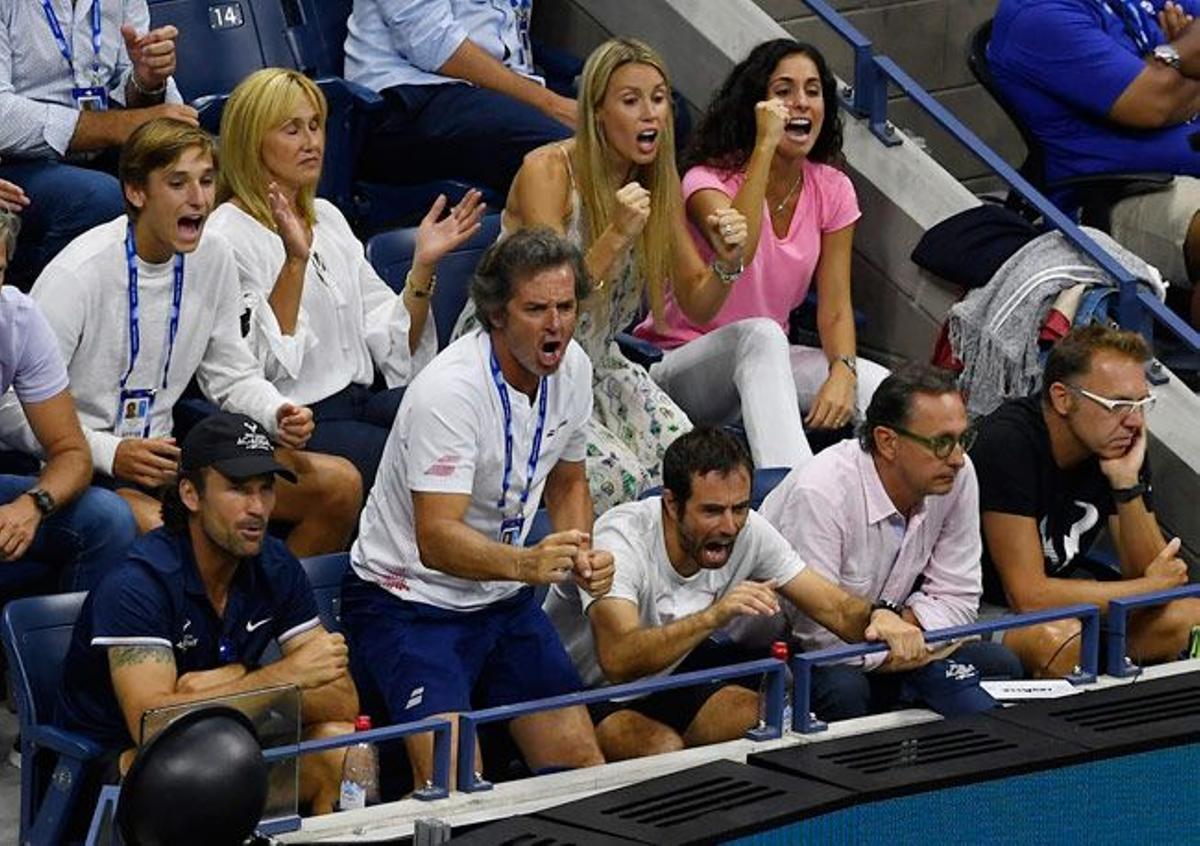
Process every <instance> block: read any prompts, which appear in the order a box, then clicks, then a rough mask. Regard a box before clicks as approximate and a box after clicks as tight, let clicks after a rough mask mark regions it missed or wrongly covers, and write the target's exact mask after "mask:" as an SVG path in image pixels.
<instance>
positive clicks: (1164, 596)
mask: <svg viewBox="0 0 1200 846" xmlns="http://www.w3.org/2000/svg"><path fill="white" fill-rule="evenodd" d="M1189 596H1200V584H1197V585H1184V586H1182V587H1177V588H1170V589H1169V590H1156V591H1151V592H1150V593H1139V594H1136V595H1135V596H1122V597H1118V598H1116V599H1110V600H1109V601H1108V617H1107V619H1106V623H1107V628H1108V637H1107V639H1106V640H1105V650H1104V659H1105V672H1106V673H1107V674H1108V675H1110V676H1116V677H1117V678H1128V677H1130V676H1136V675H1137V674H1138V673H1140V672H1141V671H1142V668H1141V667H1139V666H1138V665H1137V664H1135V663H1134V662H1133V659H1132V658H1130V657H1129V655H1128V648H1129V612H1130V611H1133V610H1134V609H1137V608H1150V607H1153V606H1156V605H1166V604H1167V603H1168V602H1173V601H1174V600H1176V599H1184V598H1186V597H1189Z"/></svg>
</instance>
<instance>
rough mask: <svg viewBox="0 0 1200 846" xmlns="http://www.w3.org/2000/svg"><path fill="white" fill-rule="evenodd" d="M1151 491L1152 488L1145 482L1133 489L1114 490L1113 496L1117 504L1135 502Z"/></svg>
mask: <svg viewBox="0 0 1200 846" xmlns="http://www.w3.org/2000/svg"><path fill="white" fill-rule="evenodd" d="M1149 491H1150V486H1149V485H1147V484H1146V483H1145V482H1138V483H1137V484H1136V485H1134V486H1133V487H1131V488H1113V492H1112V496H1113V500H1114V501H1115V502H1133V501H1134V500H1135V499H1137V498H1138V497H1140V496H1144V495H1145V494H1147V493H1148V492H1149Z"/></svg>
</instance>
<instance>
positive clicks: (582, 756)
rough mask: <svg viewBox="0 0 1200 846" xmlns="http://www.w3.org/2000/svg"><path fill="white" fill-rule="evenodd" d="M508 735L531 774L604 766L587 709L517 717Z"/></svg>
mask: <svg viewBox="0 0 1200 846" xmlns="http://www.w3.org/2000/svg"><path fill="white" fill-rule="evenodd" d="M509 733H510V734H511V735H512V738H513V740H514V741H515V742H516V744H517V747H518V748H519V749H520V750H521V755H522V756H523V757H524V758H525V763H526V764H527V765H528V767H529V769H530V770H532V771H533V772H538V771H539V770H544V769H546V768H548V767H567V768H571V769H578V768H580V767H595V766H598V765H600V764H603V763H604V756H603V755H602V754H600V745H599V744H598V743H597V742H596V730H595V728H593V726H592V718H591V717H590V716H588V711H587V708H585V707H584V706H582V705H573V706H571V707H570V708H559V709H558V710H556V711H543V712H542V713H540V714H529V715H527V716H524V717H517V718H516V719H515V720H513V721H512V723H511V724H510V725H509Z"/></svg>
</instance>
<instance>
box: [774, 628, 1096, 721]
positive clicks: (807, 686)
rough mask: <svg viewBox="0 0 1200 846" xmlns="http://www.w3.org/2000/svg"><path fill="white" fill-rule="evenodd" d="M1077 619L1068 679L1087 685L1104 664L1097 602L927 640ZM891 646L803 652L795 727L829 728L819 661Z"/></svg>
mask: <svg viewBox="0 0 1200 846" xmlns="http://www.w3.org/2000/svg"><path fill="white" fill-rule="evenodd" d="M1073 618H1077V619H1078V620H1079V621H1080V623H1081V625H1082V634H1081V635H1080V643H1079V653H1080V654H1079V666H1078V667H1076V668H1075V672H1073V673H1072V674H1071V675H1069V676H1067V680H1068V681H1070V682H1072V683H1073V684H1087V683H1089V682H1093V681H1095V680H1096V671H1097V669H1098V667H1099V663H1100V609H1099V608H1097V607H1096V606H1095V605H1065V606H1063V607H1062V608H1049V609H1047V610H1045V611H1031V612H1029V613H1028V614H1014V615H1013V616H1011V617H1000V618H998V619H995V620H988V621H986V622H982V623H972V624H971V625H968V626H951V627H950V628H946V629H936V630H934V631H930V632H926V633H925V642H926V643H940V642H942V641H946V640H956V639H958V638H963V637H970V636H972V635H986V634H991V633H992V632H1000V631H1006V630H1008V629H1020V628H1024V627H1025V626H1035V625H1038V624H1039V623H1049V622H1052V621H1054V620H1069V619H1073ZM887 648H888V647H887V644H886V643H878V642H876V643H852V644H847V645H846V646H832V647H830V648H829V649H820V650H817V651H815V652H802V653H800V654H799V655H796V656H795V657H794V658H792V660H791V668H792V703H793V707H792V729H793V730H794V731H797V732H799V733H801V734H812V733H814V732H818V731H823V730H824V729H825V728H826V726H825V723H824V722H822V721H821V720H819V719H817V716H816V714H814V713H813V712H812V671H813V667H815V666H817V665H819V664H831V663H835V662H838V661H844V660H846V659H848V658H859V657H861V656H863V655H870V654H872V653H874V652H886V651H887Z"/></svg>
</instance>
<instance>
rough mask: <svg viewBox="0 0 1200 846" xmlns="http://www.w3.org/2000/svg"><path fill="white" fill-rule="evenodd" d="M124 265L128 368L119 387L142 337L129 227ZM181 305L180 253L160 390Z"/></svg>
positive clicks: (164, 382) (168, 366) (126, 377)
mask: <svg viewBox="0 0 1200 846" xmlns="http://www.w3.org/2000/svg"><path fill="white" fill-rule="evenodd" d="M125 263H126V266H127V268H128V270H129V367H128V368H127V369H126V370H125V375H124V376H122V377H121V387H122V388H124V387H125V383H126V382H128V381H129V376H130V374H132V373H133V366H134V365H135V364H137V358H138V353H140V352H141V348H142V333H141V330H140V329H139V328H138V322H139V321H138V269H137V244H135V243H134V240H133V224H132V223H130V224H129V227H128V228H127V229H126V230H125ZM182 304H183V253H176V254H175V284H174V286H173V289H172V292H171V317H170V319H168V320H167V355H166V361H165V362H164V363H163V377H162V386H163V388H164V389H165V388H166V387H167V373H168V372H169V371H170V370H171V353H172V352H174V350H175V336H176V335H177V334H179V308H180V306H181V305H182Z"/></svg>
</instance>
